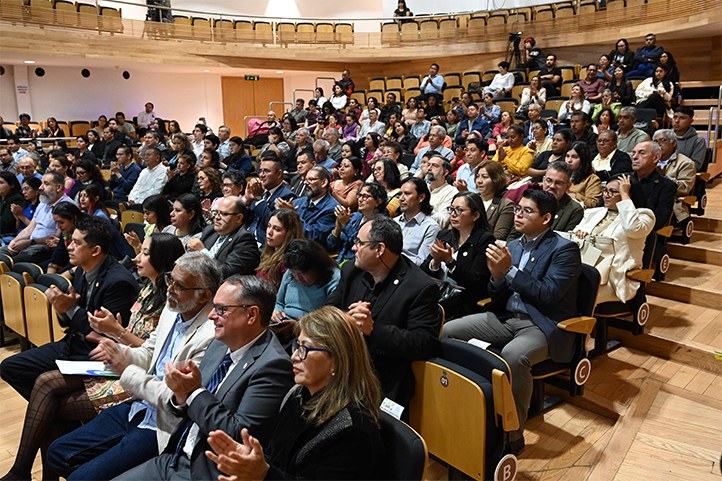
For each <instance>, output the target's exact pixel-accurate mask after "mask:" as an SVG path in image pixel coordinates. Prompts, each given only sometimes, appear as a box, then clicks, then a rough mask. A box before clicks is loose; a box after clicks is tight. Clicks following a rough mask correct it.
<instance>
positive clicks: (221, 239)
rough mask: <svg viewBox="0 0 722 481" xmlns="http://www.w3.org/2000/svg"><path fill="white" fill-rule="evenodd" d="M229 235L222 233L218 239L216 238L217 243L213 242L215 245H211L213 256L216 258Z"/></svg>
mask: <svg viewBox="0 0 722 481" xmlns="http://www.w3.org/2000/svg"><path fill="white" fill-rule="evenodd" d="M226 237H228V236H227V235H222V236H220V237H218V240H216V243H215V244H213V247H211V250H210V254H211V257H213V258H214V259H215V258H216V254H218V251H219V250H221V246H222V245H223V242H225V240H226Z"/></svg>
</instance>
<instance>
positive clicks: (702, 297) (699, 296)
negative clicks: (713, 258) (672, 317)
mask: <svg viewBox="0 0 722 481" xmlns="http://www.w3.org/2000/svg"><path fill="white" fill-rule="evenodd" d="M647 293H648V294H650V295H653V296H659V297H664V298H666V299H674V300H675V301H680V302H688V303H691V304H696V305H698V306H704V307H711V308H713V309H722V266H720V265H714V264H709V263H707V264H703V263H701V262H694V261H689V260H682V259H671V261H670V263H669V270H668V271H667V274H666V276H665V280H664V281H663V282H651V283H649V284H647Z"/></svg>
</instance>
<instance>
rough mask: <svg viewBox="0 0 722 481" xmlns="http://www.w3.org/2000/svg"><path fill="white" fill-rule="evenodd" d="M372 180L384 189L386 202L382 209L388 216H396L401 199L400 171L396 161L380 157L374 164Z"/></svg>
mask: <svg viewBox="0 0 722 481" xmlns="http://www.w3.org/2000/svg"><path fill="white" fill-rule="evenodd" d="M373 175H374V181H375V182H378V183H379V184H381V185H382V186H383V188H384V189H385V190H386V204H384V209H386V212H388V214H389V216H390V217H396V214H397V211H398V210H399V205H400V203H401V201H400V200H399V195H400V194H401V173H400V172H399V168H398V167H397V166H396V163H395V162H394V161H393V160H391V159H389V158H388V157H382V158H380V159H379V161H378V162H376V165H374V172H373Z"/></svg>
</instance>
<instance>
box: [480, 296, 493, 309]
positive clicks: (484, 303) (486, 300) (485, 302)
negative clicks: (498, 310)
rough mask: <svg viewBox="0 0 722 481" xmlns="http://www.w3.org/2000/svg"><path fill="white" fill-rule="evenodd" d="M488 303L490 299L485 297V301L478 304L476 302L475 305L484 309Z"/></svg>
mask: <svg viewBox="0 0 722 481" xmlns="http://www.w3.org/2000/svg"><path fill="white" fill-rule="evenodd" d="M490 302H491V297H487V298H486V299H482V300H480V301H479V302H477V303H476V305H477V306H479V307H484V306H486V305H487V304H489V303H490Z"/></svg>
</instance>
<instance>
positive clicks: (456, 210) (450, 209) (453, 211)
mask: <svg viewBox="0 0 722 481" xmlns="http://www.w3.org/2000/svg"><path fill="white" fill-rule="evenodd" d="M446 212H448V213H449V215H451V214H453V215H461V214H463V213H464V212H465V210H464V208H463V207H453V206H451V205H450V206H449V207H447V208H446Z"/></svg>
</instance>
